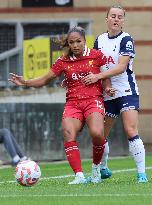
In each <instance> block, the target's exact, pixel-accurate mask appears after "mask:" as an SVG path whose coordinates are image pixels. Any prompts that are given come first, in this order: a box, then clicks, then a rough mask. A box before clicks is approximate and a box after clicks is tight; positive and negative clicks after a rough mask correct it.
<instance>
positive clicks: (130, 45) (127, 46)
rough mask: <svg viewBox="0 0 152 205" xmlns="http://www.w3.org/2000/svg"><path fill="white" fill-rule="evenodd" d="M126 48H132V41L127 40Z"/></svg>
mask: <svg viewBox="0 0 152 205" xmlns="http://www.w3.org/2000/svg"><path fill="white" fill-rule="evenodd" d="M126 50H133V43H132V42H131V41H128V42H127V44H126Z"/></svg>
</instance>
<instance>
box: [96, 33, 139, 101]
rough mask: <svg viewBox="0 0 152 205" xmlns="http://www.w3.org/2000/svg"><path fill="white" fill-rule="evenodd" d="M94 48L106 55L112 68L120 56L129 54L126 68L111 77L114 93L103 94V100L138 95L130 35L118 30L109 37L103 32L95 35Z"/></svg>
mask: <svg viewBox="0 0 152 205" xmlns="http://www.w3.org/2000/svg"><path fill="white" fill-rule="evenodd" d="M94 48H95V49H98V50H100V51H101V52H103V53H104V54H105V55H106V56H107V65H108V68H109V69H112V68H114V67H115V66H116V65H117V64H118V62H119V57H120V56H130V61H129V63H128V65H127V67H126V70H125V71H124V72H123V73H121V74H119V75H117V76H113V77H111V84H112V87H113V88H116V90H117V92H116V95H115V96H113V97H110V96H108V95H107V94H105V96H104V100H105V101H106V100H112V99H116V98H119V97H122V96H127V95H139V92H138V86H137V83H136V79H135V74H134V72H133V69H132V64H133V59H134V57H135V51H134V41H133V39H132V37H131V36H130V35H129V34H128V33H125V32H120V33H119V34H118V35H117V36H114V37H109V34H108V33H103V34H102V35H100V36H98V37H97V39H96V41H95V44H94Z"/></svg>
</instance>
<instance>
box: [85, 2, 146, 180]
mask: <svg viewBox="0 0 152 205" xmlns="http://www.w3.org/2000/svg"><path fill="white" fill-rule="evenodd" d="M124 20H125V10H124V9H123V8H122V7H120V6H113V7H111V8H110V9H109V10H108V12H107V17H106V22H107V27H108V31H107V32H106V33H103V34H102V35H100V36H98V37H97V39H96V41H95V43H94V48H96V49H99V50H101V51H102V52H103V53H104V54H105V55H106V56H107V69H105V68H104V72H101V73H100V74H90V75H88V76H87V77H85V78H84V79H83V81H84V82H85V83H86V84H87V85H89V84H91V83H94V82H96V81H98V80H99V79H105V78H108V77H110V78H111V84H112V87H113V88H115V89H116V90H117V92H116V94H115V96H113V97H110V96H107V95H106V94H105V96H104V101H105V110H106V117H105V126H104V127H105V137H106V138H107V137H108V135H109V133H110V129H111V128H112V126H113V125H114V122H115V120H116V118H117V117H118V116H119V114H121V117H122V122H123V126H124V130H125V132H126V135H127V136H128V143H129V152H130V154H131V155H132V156H133V158H134V161H135V163H136V166H137V180H138V182H139V183H143V182H147V181H148V180H147V177H146V173H145V148H144V145H143V142H142V140H141V138H140V137H139V135H138V110H139V92H138V87H137V83H136V79H135V74H134V72H133V70H132V63H133V59H134V57H135V51H134V42H133V39H132V37H131V36H130V35H129V34H128V33H125V32H123V31H122V27H123V24H124ZM105 70H106V71H105ZM108 152H109V151H108V143H107V145H106V147H105V155H104V159H103V160H102V162H101V175H102V174H103V178H108V177H110V176H111V172H110V170H109V169H108V167H107V158H108Z"/></svg>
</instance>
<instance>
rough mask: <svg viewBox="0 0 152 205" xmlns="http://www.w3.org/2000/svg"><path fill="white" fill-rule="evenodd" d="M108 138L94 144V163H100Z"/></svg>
mask: <svg viewBox="0 0 152 205" xmlns="http://www.w3.org/2000/svg"><path fill="white" fill-rule="evenodd" d="M105 143H106V140H102V141H101V144H97V145H96V144H95V143H94V144H93V164H96V165H97V164H99V163H100V162H101V159H102V155H103V152H104V148H105Z"/></svg>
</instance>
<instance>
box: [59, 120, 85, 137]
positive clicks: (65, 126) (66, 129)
mask: <svg viewBox="0 0 152 205" xmlns="http://www.w3.org/2000/svg"><path fill="white" fill-rule="evenodd" d="M82 127H83V123H82V122H81V121H80V120H79V119H76V118H70V117H67V118H63V119H62V130H63V135H64V140H65V141H74V140H76V136H77V134H78V132H79V131H80V130H81V129H82Z"/></svg>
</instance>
